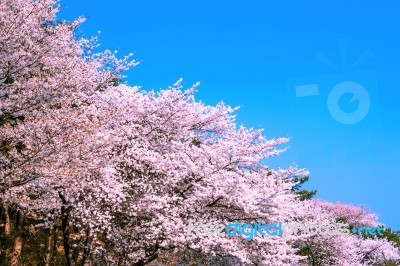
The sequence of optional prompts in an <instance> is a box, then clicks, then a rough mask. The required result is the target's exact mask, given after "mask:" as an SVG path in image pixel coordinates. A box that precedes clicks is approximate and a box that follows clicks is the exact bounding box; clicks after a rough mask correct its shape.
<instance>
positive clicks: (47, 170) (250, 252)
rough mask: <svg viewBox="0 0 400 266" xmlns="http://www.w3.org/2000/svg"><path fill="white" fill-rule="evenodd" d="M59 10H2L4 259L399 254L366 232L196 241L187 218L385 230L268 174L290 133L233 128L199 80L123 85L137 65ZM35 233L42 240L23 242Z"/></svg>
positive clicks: (48, 3) (138, 260)
mask: <svg viewBox="0 0 400 266" xmlns="http://www.w3.org/2000/svg"><path fill="white" fill-rule="evenodd" d="M58 10H59V7H58V6H57V2H56V1H53V0H37V1H25V0H12V1H11V0H5V1H1V2H0V203H1V205H2V209H1V218H2V224H3V226H2V227H3V228H4V230H3V231H4V232H2V233H1V234H2V235H1V237H2V240H5V241H4V243H5V242H10V243H11V244H10V245H8V244H7V245H4V246H2V247H1V253H0V260H1V262H2V263H3V262H4V263H7V264H10V265H20V264H23V263H24V262H26V261H25V260H24V259H26V260H28V259H29V258H26V257H24V254H23V252H24V250H25V251H26V250H28V249H29V247H31V248H35V249H39V247H40V246H44V247H45V250H44V252H43V254H42V258H41V260H42V261H43V262H44V264H45V265H52V264H57V263H59V264H65V265H78V264H79V265H146V264H151V263H154V262H155V261H157V260H159V259H160V258H162V257H164V258H165V257H166V256H167V257H168V256H170V254H178V253H179V252H189V253H192V254H199V256H203V257H206V258H209V259H211V261H213V262H214V264H216V263H220V262H221V261H230V262H231V263H234V264H237V265H240V264H244V265H302V264H305V265H307V264H311V265H374V264H377V263H381V262H383V261H385V260H392V261H398V260H399V250H398V249H397V248H396V247H395V246H394V245H392V244H391V243H390V242H389V241H387V240H386V239H378V238H364V237H362V236H357V235H351V236H329V237H326V236H315V237H307V236H299V237H297V236H293V237H288V238H283V237H278V236H277V237H255V238H253V239H252V240H251V241H248V240H246V239H245V237H220V236H207V235H205V234H200V233H194V234H187V228H188V225H189V224H190V223H191V221H196V223H202V224H207V223H210V224H228V223H232V222H235V221H238V222H240V223H249V224H256V223H258V222H262V223H263V224H268V223H278V222H283V223H291V222H303V223H320V224H328V223H339V222H340V221H346V223H349V225H351V226H360V225H364V226H372V225H377V224H378V222H377V218H376V216H374V215H372V214H369V213H368V212H367V211H365V210H363V209H360V208H357V207H353V206H348V205H343V204H330V203H324V202H320V201H316V200H312V199H311V200H310V199H309V198H310V197H311V196H312V195H313V194H315V193H314V192H313V193H308V194H307V193H301V194H300V197H299V194H298V193H296V187H297V186H298V185H299V184H302V182H303V181H304V180H306V176H307V175H308V172H307V171H306V170H304V169H298V168H296V167H290V168H289V169H278V170H274V169H271V168H270V167H268V166H267V162H268V158H270V157H272V156H277V155H279V154H280V153H281V152H284V150H285V148H284V146H283V145H285V143H287V141H288V139H286V138H277V139H268V138H266V137H265V136H264V134H263V130H255V129H252V128H246V127H243V126H241V127H239V126H237V124H236V121H235V112H236V111H237V108H231V107H229V106H226V105H225V104H223V103H220V104H218V105H216V106H208V105H205V104H203V103H201V102H199V101H196V100H195V97H194V95H195V91H196V89H197V86H198V85H199V84H195V85H194V86H193V87H192V88H190V89H187V90H183V87H182V80H179V81H178V82H177V83H176V84H174V85H173V86H172V87H171V88H168V89H165V90H161V91H159V92H153V91H151V92H145V91H140V90H139V89H138V88H137V87H130V86H127V85H125V84H123V83H120V82H116V81H118V80H120V79H121V77H122V72H123V71H124V70H126V69H129V68H131V67H133V66H135V65H136V63H135V62H134V61H132V60H131V59H130V56H127V57H124V58H122V59H117V58H116V55H115V54H114V53H111V52H109V51H105V52H102V53H96V52H95V51H96V48H97V39H96V38H92V39H78V38H77V37H76V35H75V30H76V28H77V27H78V26H79V25H80V24H81V23H82V22H83V19H82V18H79V19H77V20H76V21H74V22H71V23H69V22H65V21H57V20H56V14H57V12H58ZM303 192H304V191H303ZM27 232H28V233H29V234H34V235H35V236H40V237H35V239H40V241H39V242H35V243H34V244H32V243H33V242H32V241H29V243H27V242H28V241H25V242H24V233H27ZM28 233H27V234H28ZM25 235H26V234H25ZM59 239H62V241H59ZM23 246H24V247H25V248H22V247H23ZM60 247H62V254H63V258H62V259H58V258H57V256H56V255H55V254H58V250H59V248H60ZM317 263H319V264H317Z"/></svg>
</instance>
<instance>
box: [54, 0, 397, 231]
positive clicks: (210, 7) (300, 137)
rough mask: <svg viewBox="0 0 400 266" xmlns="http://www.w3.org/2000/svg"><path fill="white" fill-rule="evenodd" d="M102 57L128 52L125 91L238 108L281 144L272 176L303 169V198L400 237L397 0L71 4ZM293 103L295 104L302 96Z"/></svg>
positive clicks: (67, 0) (67, 4)
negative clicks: (311, 196) (368, 219)
mask: <svg viewBox="0 0 400 266" xmlns="http://www.w3.org/2000/svg"><path fill="white" fill-rule="evenodd" d="M61 5H62V12H61V13H60V15H59V18H63V19H68V20H72V19H74V18H76V17H77V16H84V17H86V18H87V21H86V22H85V23H84V25H83V26H82V27H81V28H80V31H81V32H82V34H84V35H85V36H86V37H88V36H93V35H96V34H97V31H99V30H100V31H101V32H102V33H101V35H100V44H101V48H102V49H110V50H112V51H113V50H118V53H119V54H120V56H123V55H125V54H128V53H130V52H133V53H134V54H135V56H134V57H135V59H137V60H138V61H140V62H141V64H140V65H139V66H137V67H136V68H134V69H133V70H131V71H129V72H127V73H126V75H127V76H128V77H127V81H128V83H129V84H130V85H140V86H142V88H143V89H146V90H150V89H155V90H158V89H160V88H167V87H168V86H170V85H172V84H173V83H175V82H176V81H177V80H178V79H179V78H181V77H182V78H184V85H185V86H187V87H190V86H191V85H192V84H194V83H195V82H197V81H200V82H201V86H200V87H199V92H198V94H197V99H198V100H201V101H203V102H205V103H206V104H216V103H217V102H219V101H224V102H225V103H227V104H229V105H231V106H241V109H240V110H239V112H238V122H239V123H240V124H244V125H246V126H248V127H255V128H260V127H262V128H265V135H266V136H267V137H268V138H274V137H281V136H283V137H290V138H291V141H290V143H289V144H288V148H289V150H288V151H287V152H286V153H284V154H282V155H280V156H278V157H276V158H273V159H271V160H270V161H269V162H268V164H270V165H272V166H274V167H278V166H281V167H287V166H290V165H292V164H296V165H298V166H299V167H304V168H307V169H309V170H310V172H311V180H310V182H309V184H308V187H309V188H316V189H318V194H317V197H318V198H320V199H323V200H328V201H332V202H344V203H352V204H356V205H363V206H366V207H368V208H370V209H371V210H373V211H374V212H375V213H377V214H378V215H379V217H380V220H381V221H383V222H384V223H385V224H386V225H388V226H391V227H393V228H395V229H400V214H399V209H400V207H399V206H400V197H399V194H400V193H399V188H400V174H399V170H398V169H397V167H399V166H400V156H399V151H400V142H399V140H398V136H399V135H400V123H399V122H400V118H399V114H400V112H399V109H400V107H399V106H400V104H399V96H400V92H399V87H400V86H399V84H400V73H399V70H400V52H399V47H400V30H399V28H400V27H399V26H400V16H398V14H400V4H399V3H396V2H395V1H380V3H377V2H373V1H352V2H351V3H350V2H349V1H345V0H337V1H331V2H329V3H328V2H327V1H323V2H321V1H320V2H317V1H315V2H312V1H302V2H301V3H300V2H296V3H295V1H246V2H245V1H225V0H223V1H210V0H203V1H174V0H172V1H151V0H150V1H135V0H133V1H121V0H114V1H103V2H100V1H97V2H96V3H95V4H94V2H90V1H78V0H61ZM300 96H302V97H300Z"/></svg>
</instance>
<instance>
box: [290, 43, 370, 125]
mask: <svg viewBox="0 0 400 266" xmlns="http://www.w3.org/2000/svg"><path fill="white" fill-rule="evenodd" d="M339 52H340V65H339V66H338V65H336V64H334V63H332V61H331V60H330V59H329V58H328V57H327V56H325V54H323V53H322V52H317V54H316V59H317V60H318V61H319V62H321V63H323V64H324V65H325V66H327V67H329V68H330V69H332V70H334V71H335V72H339V74H331V75H325V76H319V77H313V78H303V79H300V80H296V81H295V82H291V84H290V87H291V88H292V89H293V86H294V88H295V94H296V97H309V96H318V95H320V94H321V92H320V89H321V87H323V88H324V89H325V88H326V89H330V92H329V93H328V94H327V107H328V111H329V113H330V115H331V117H332V118H333V119H335V120H336V121H337V122H339V123H341V124H345V125H352V124H356V123H359V122H361V121H362V120H363V119H364V118H365V117H366V116H367V115H368V113H369V111H370V107H371V98H370V95H369V93H368V90H367V89H366V88H365V86H366V85H371V84H374V83H375V71H361V72H360V71H354V69H356V68H358V67H359V66H360V65H362V64H363V63H365V62H366V61H368V60H369V59H370V58H371V57H372V51H371V49H366V50H365V51H364V52H363V53H361V54H360V56H359V57H358V58H357V59H356V60H355V61H354V62H351V63H348V62H347V61H348V60H347V59H348V58H347V40H339Z"/></svg>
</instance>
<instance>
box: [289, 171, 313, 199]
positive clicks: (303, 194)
mask: <svg viewBox="0 0 400 266" xmlns="http://www.w3.org/2000/svg"><path fill="white" fill-rule="evenodd" d="M309 179H310V177H309V176H304V177H296V178H293V179H292V181H293V183H296V184H295V185H294V186H293V187H292V192H293V193H295V194H297V195H298V199H299V200H301V201H303V200H309V199H312V198H313V197H314V196H315V194H317V190H306V189H302V186H303V185H304V183H305V182H307V181H308V180H309Z"/></svg>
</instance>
